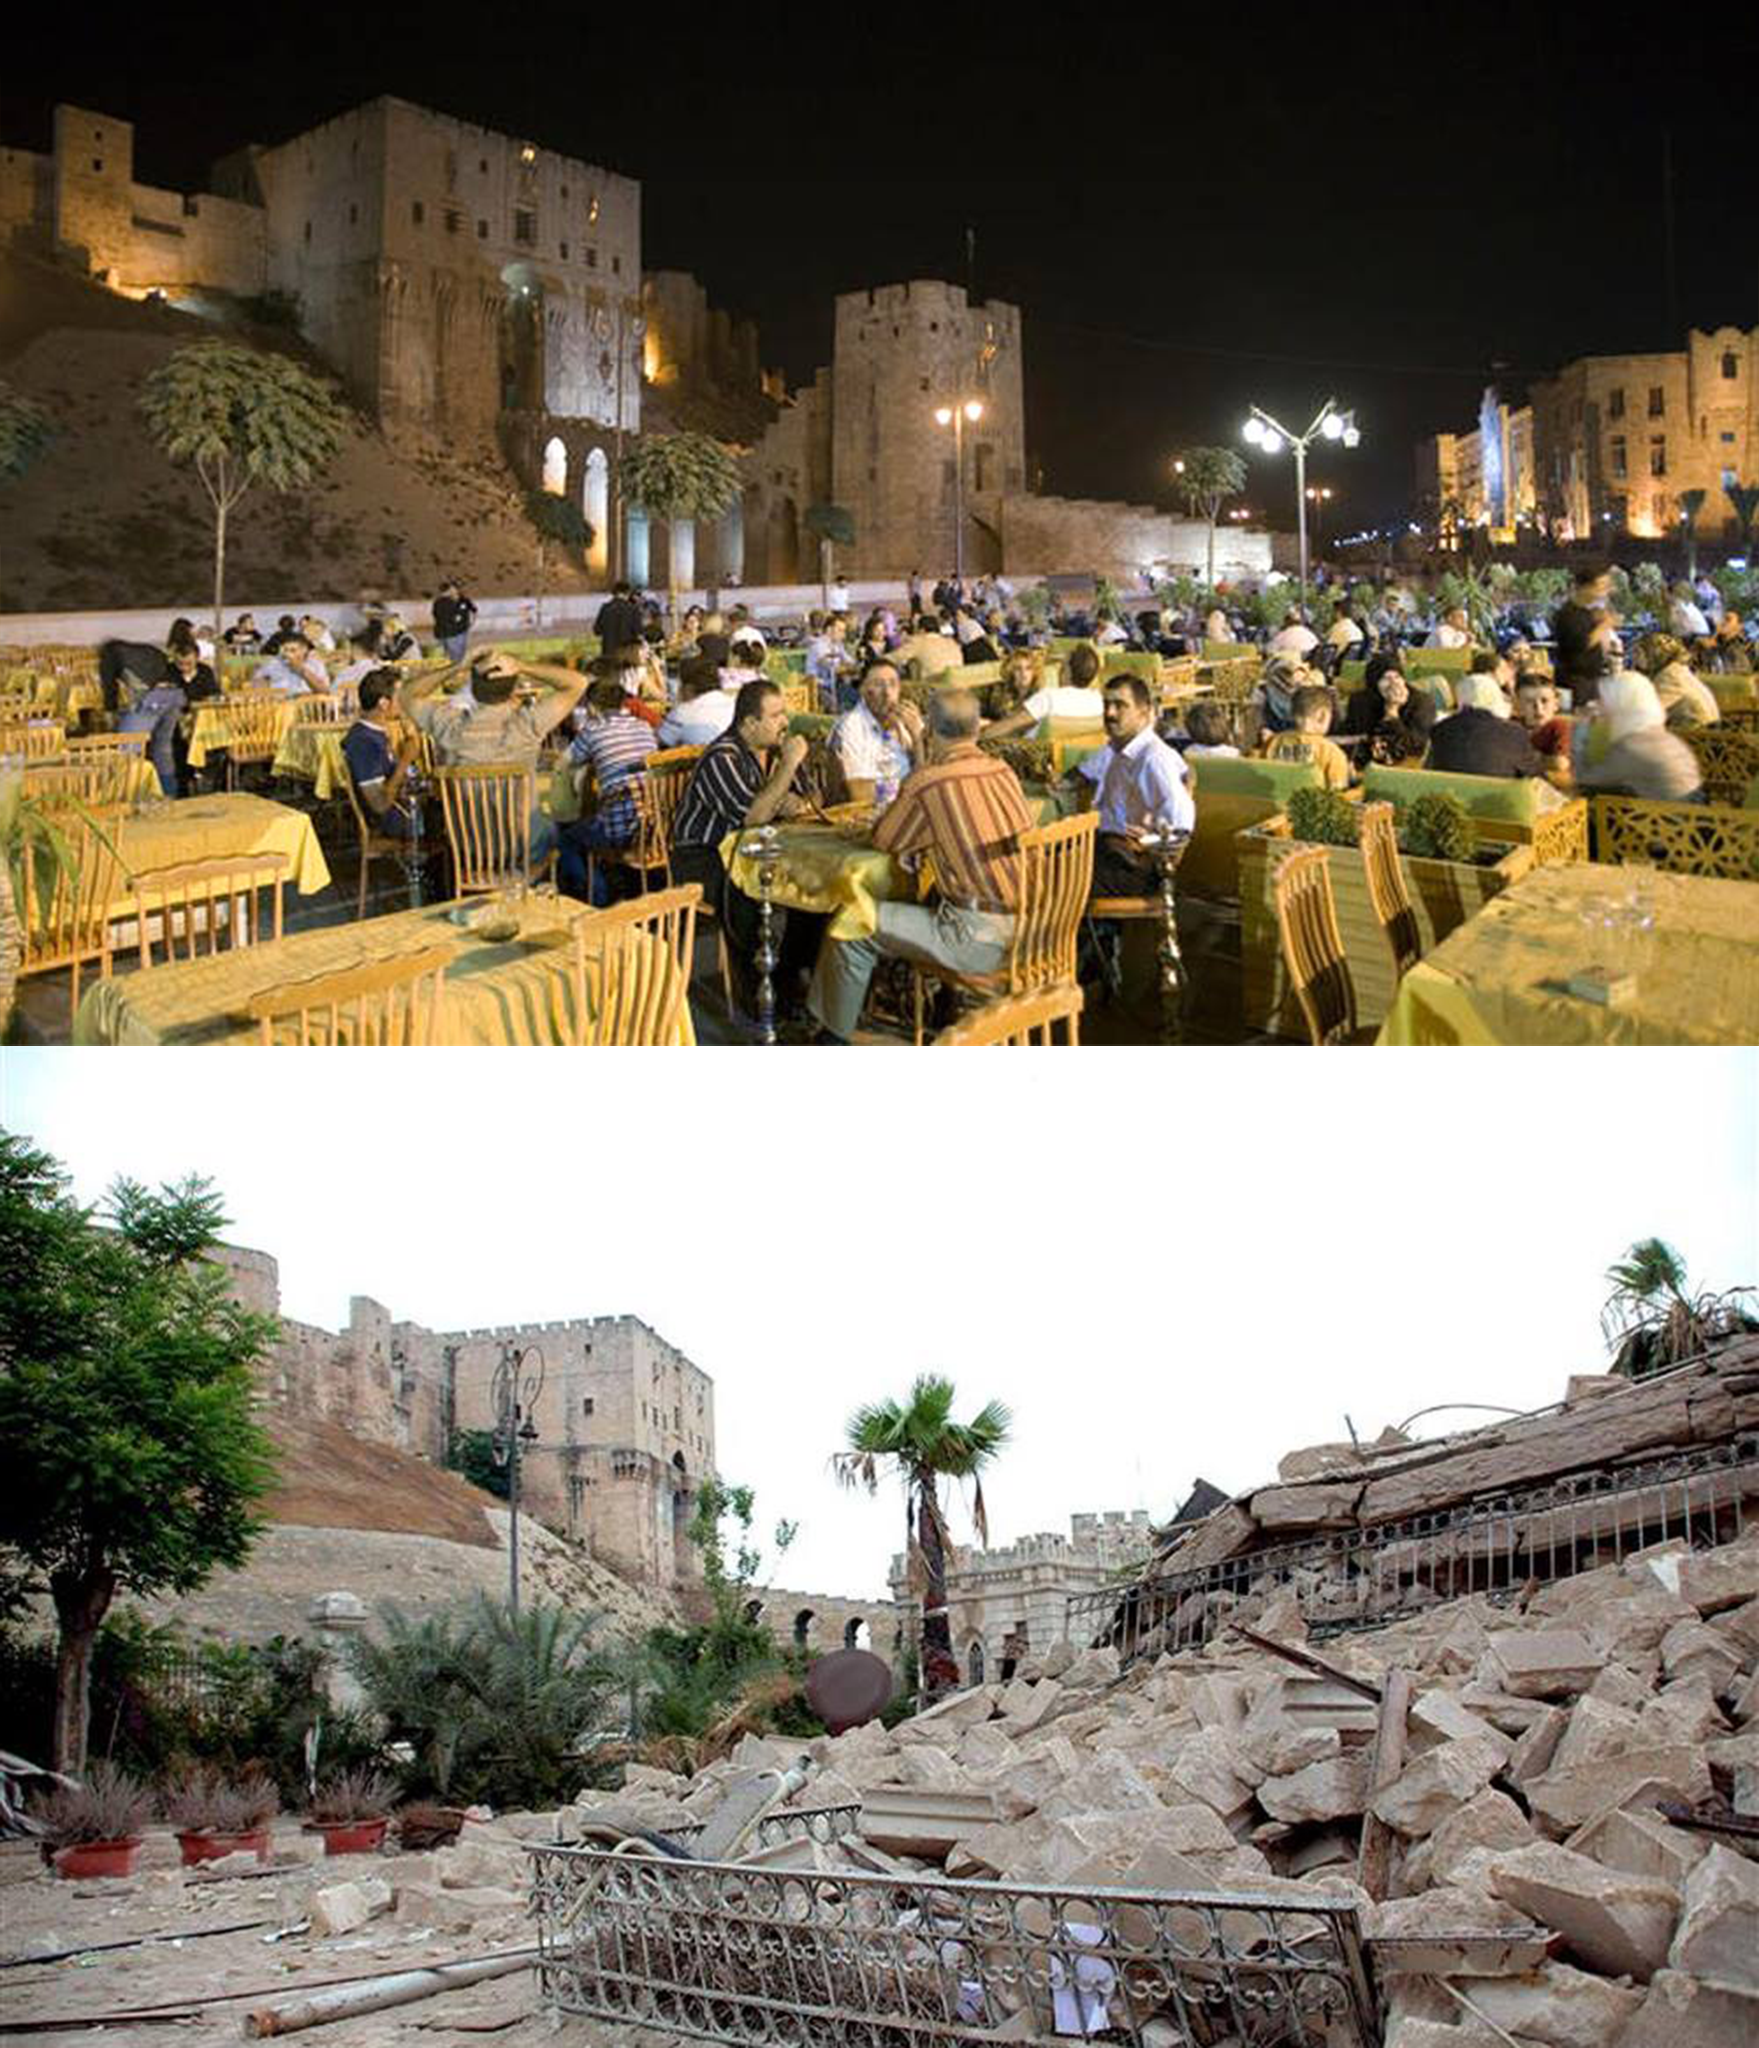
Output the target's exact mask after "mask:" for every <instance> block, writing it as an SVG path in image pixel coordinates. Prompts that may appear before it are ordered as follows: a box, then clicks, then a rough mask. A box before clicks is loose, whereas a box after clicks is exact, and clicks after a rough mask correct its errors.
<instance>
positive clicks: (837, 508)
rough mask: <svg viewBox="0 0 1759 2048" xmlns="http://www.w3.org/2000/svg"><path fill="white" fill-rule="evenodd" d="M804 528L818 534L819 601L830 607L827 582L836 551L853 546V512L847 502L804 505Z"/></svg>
mask: <svg viewBox="0 0 1759 2048" xmlns="http://www.w3.org/2000/svg"><path fill="white" fill-rule="evenodd" d="M806 530H807V532H808V533H812V534H816V535H817V536H818V580H819V601H820V603H821V604H823V606H824V608H825V610H826V611H829V610H830V608H831V585H832V584H833V583H834V582H835V581H836V580H837V579H836V574H835V567H836V550H837V549H838V548H848V547H853V546H854V545H855V514H854V513H853V512H851V511H850V510H849V508H848V506H847V505H808V506H807V508H806Z"/></svg>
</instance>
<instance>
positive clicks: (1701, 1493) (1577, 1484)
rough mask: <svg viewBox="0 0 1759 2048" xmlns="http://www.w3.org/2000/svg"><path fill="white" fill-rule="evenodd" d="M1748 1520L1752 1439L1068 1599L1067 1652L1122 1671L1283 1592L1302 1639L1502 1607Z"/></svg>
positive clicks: (1754, 1499)
mask: <svg viewBox="0 0 1759 2048" xmlns="http://www.w3.org/2000/svg"><path fill="white" fill-rule="evenodd" d="M1756 1521H1759V1435H1756V1434H1753V1433H1751V1432H1749V1433H1746V1434H1743V1435H1741V1436H1738V1437H1736V1438H1733V1439H1732V1440H1730V1441H1729V1442H1727V1443H1723V1444H1712V1445H1706V1446H1703V1447H1701V1448H1697V1449H1694V1450H1690V1451H1681V1452H1678V1453H1676V1454H1675V1455H1673V1456H1671V1457H1666V1458H1653V1459H1649V1460H1646V1461H1644V1462H1643V1463H1641V1464H1632V1465H1624V1466H1611V1467H1602V1468H1599V1469H1597V1470H1595V1471H1593V1472H1583V1473H1577V1474H1573V1475H1571V1476H1570V1477H1568V1478H1564V1479H1555V1480H1549V1481H1547V1482H1546V1483H1545V1484H1544V1485H1541V1486H1530V1487H1516V1488H1510V1489H1509V1490H1508V1491H1507V1492H1504V1493H1499V1494H1495V1495H1492V1496H1487V1497H1485V1498H1483V1499H1480V1500H1476V1501H1473V1502H1471V1503H1470V1504H1469V1505H1467V1506H1463V1507H1460V1508H1457V1509H1451V1510H1447V1511H1444V1512H1438V1513H1435V1514H1425V1515H1413V1516H1410V1517H1409V1518H1407V1519H1406V1520H1404V1521H1400V1522H1386V1523H1382V1524H1380V1525H1379V1526H1377V1527H1375V1528H1372V1529H1348V1530H1342V1531H1339V1532H1338V1533H1336V1534H1331V1535H1325V1536H1314V1537H1307V1538H1303V1539H1302V1540H1301V1541H1300V1542H1298V1543H1281V1544H1276V1545H1274V1546H1272V1547H1270V1548H1268V1549H1264V1550H1255V1551H1252V1552H1250V1553H1248V1554H1247V1555H1245V1556H1241V1557H1231V1558H1228V1559H1226V1560H1225V1561H1223V1562H1222V1563H1220V1564H1213V1565H1205V1566H1201V1567H1198V1568H1196V1569H1193V1570H1190V1571H1183V1572H1180V1571H1170V1572H1166V1571H1163V1572H1156V1571H1152V1570H1151V1571H1147V1572H1144V1573H1142V1574H1141V1575H1140V1576H1139V1577H1137V1578H1135V1579H1133V1580H1130V1581H1129V1582H1128V1583H1126V1584H1123V1585H1115V1586H1102V1587H1099V1588H1097V1589H1096V1590H1094V1591H1092V1592H1086V1593H1077V1594H1073V1595H1071V1596H1070V1598H1069V1600H1068V1601H1067V1603H1066V1605H1065V1623H1064V1629H1065V1633H1066V1634H1067V1636H1068V1637H1069V1640H1070V1641H1071V1642H1082V1641H1087V1642H1094V1643H1100V1644H1111V1645H1113V1646H1114V1647H1115V1648H1116V1649H1117V1650H1118V1653H1119V1655H1120V1657H1121V1658H1122V1659H1123V1660H1124V1662H1125V1663H1129V1662H1132V1661H1133V1660H1134V1659H1136V1658H1138V1657H1142V1656H1146V1655H1153V1654H1156V1653H1158V1652H1160V1651H1163V1650H1186V1649H1193V1648H1196V1647H1197V1646H1198V1645H1199V1644H1202V1643H1204V1642H1206V1641H1208V1639H1209V1638H1210V1637H1211V1636H1212V1635H1214V1634H1215V1633H1216V1632H1217V1631H1218V1630H1219V1629H1221V1628H1223V1627H1225V1626H1226V1625H1227V1622H1228V1620H1229V1619H1230V1617H1231V1616H1232V1615H1234V1614H1235V1613H1237V1612H1238V1610H1239V1609H1240V1607H1241V1606H1242V1604H1243V1603H1244V1602H1246V1601H1248V1600H1254V1601H1256V1600H1258V1599H1261V1598H1264V1597H1267V1596H1269V1595H1273V1594H1276V1593H1279V1592H1283V1591H1289V1592H1292V1593H1294V1595H1295V1596H1296V1598H1297V1599H1298V1600H1299V1602H1300V1604H1301V1611H1302V1613H1303V1614H1304V1615H1305V1617H1306V1619H1307V1624H1308V1629H1309V1631H1310V1633H1312V1634H1313V1635H1315V1636H1325V1635H1335V1634H1338V1633H1341V1632H1342V1631H1344V1630H1347V1629H1356V1628H1377V1627H1379V1626H1381V1625H1382V1624H1383V1623H1386V1622H1390V1621H1396V1620H1398V1619H1399V1617H1400V1616H1401V1615H1405V1614H1410V1613H1412V1612H1414V1611H1416V1610H1417V1609H1419V1608H1424V1607H1432V1606H1434V1605H1435V1604H1436V1602H1437V1601H1439V1600H1452V1599H1458V1598H1461V1597H1462V1596H1464V1595H1466V1594H1471V1593H1477V1594H1483V1595H1486V1596H1488V1597H1489V1598H1491V1599H1493V1600H1496V1599H1509V1598H1512V1597H1513V1596H1514V1595H1515V1594H1516V1593H1518V1592H1519V1591H1520V1590H1521V1589H1522V1588H1523V1587H1524V1586H1527V1585H1530V1584H1533V1583H1535V1582H1537V1583H1539V1584H1542V1585H1543V1584H1548V1583H1549V1582H1550V1581H1552V1580H1554V1579H1562V1578H1568V1577H1570V1576H1571V1575H1572V1574H1574V1573H1576V1572H1580V1571H1591V1570H1593V1569H1594V1568H1595V1567H1596V1566H1599V1565H1604V1564H1614V1563H1617V1562H1618V1561H1619V1560H1620V1559H1622V1558H1625V1557H1629V1556H1630V1555H1631V1554H1632V1553H1633V1552H1634V1551H1638V1550H1644V1549H1647V1548H1648V1547H1649V1545H1651V1544H1653V1543H1662V1542H1666V1541H1668V1540H1669V1539H1670V1538H1673V1537H1683V1538H1685V1539H1686V1540H1688V1541H1689V1542H1692V1543H1694V1544H1699V1545H1705V1546H1708V1545H1711V1544H1716V1543H1729V1542H1733V1541H1734V1540H1735V1539H1736V1538H1737V1537H1738V1536H1739V1535H1740V1534H1741V1533H1742V1531H1743V1529H1745V1528H1748V1527H1751V1526H1752V1525H1753V1524H1754V1523H1755V1522H1756Z"/></svg>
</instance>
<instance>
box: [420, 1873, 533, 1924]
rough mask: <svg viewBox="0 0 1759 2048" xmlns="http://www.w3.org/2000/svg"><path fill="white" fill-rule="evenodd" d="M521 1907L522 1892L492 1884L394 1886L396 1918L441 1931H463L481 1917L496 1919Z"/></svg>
mask: <svg viewBox="0 0 1759 2048" xmlns="http://www.w3.org/2000/svg"><path fill="white" fill-rule="evenodd" d="M524 1909H525V1897H524V1894H523V1893H521V1892H511V1891H503V1890H501V1889H499V1888H498V1887H495V1886H477V1887H473V1888H472V1889H470V1890H466V1891H444V1890H439V1889H436V1888H435V1887H433V1886H430V1885H419V1884H408V1885H399V1886H398V1887H397V1906H396V1917H397V1919H398V1920H400V1921H401V1922H402V1923H403V1924H404V1925H405V1926H406V1927H431V1928H433V1929H434V1930H435V1932H436V1933H441V1934H463V1933H466V1932H468V1930H469V1929H470V1928H472V1927H474V1926H476V1925H477V1924H478V1923H479V1922H480V1921H483V1920H493V1919H499V1918H502V1917H504V1916H505V1915H507V1914H511V1913H520V1912H523V1911H524Z"/></svg>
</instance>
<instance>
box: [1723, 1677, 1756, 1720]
mask: <svg viewBox="0 0 1759 2048" xmlns="http://www.w3.org/2000/svg"><path fill="white" fill-rule="evenodd" d="M1729 1710H1730V1712H1731V1713H1732V1714H1733V1715H1734V1717H1735V1719H1736V1720H1737V1721H1738V1722H1740V1724H1741V1725H1742V1727H1745V1726H1746V1725H1747V1723H1748V1722H1749V1721H1755V1720H1759V1670H1755V1671H1754V1672H1753V1674H1752V1676H1751V1677H1750V1678H1748V1679H1747V1680H1746V1681H1745V1682H1744V1683H1743V1684H1742V1685H1741V1686H1740V1688H1739V1689H1738V1690H1737V1691H1736V1693H1735V1695H1734V1698H1733V1700H1732V1701H1731V1702H1730V1709H1729Z"/></svg>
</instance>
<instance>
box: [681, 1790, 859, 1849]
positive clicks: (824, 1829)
mask: <svg viewBox="0 0 1759 2048" xmlns="http://www.w3.org/2000/svg"><path fill="white" fill-rule="evenodd" d="M860 1824H861V1805H860V1802H859V1801H856V1802H854V1803H853V1804H851V1805H848V1806H801V1807H795V1808H792V1809H790V1810H788V1811H785V1812H782V1813H766V1814H765V1815H764V1817H763V1819H762V1820H760V1821H759V1822H758V1824H757V1826H756V1828H755V1829H754V1830H753V1832H752V1836H751V1845H752V1847H753V1848H755V1849H773V1848H774V1847H775V1846H776V1844H777V1843H778V1842H838V1841H841V1840H842V1838H843V1837H844V1836H845V1835H852V1834H854V1832H855V1830H856V1828H857V1827H858V1826H859V1825H860ZM706 1825H707V1823H706V1822H704V1821H700V1820H693V1821H686V1822H685V1823H684V1824H683V1825H682V1826H681V1827H675V1828H656V1829H655V1830H654V1832H655V1833H656V1834H661V1835H665V1836H668V1837H669V1838H670V1839H671V1840H672V1841H674V1842H694V1841H695V1840H696V1838H697V1836H698V1835H700V1834H701V1833H702V1831H703V1828H704V1827H705V1826H706Z"/></svg>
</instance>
